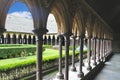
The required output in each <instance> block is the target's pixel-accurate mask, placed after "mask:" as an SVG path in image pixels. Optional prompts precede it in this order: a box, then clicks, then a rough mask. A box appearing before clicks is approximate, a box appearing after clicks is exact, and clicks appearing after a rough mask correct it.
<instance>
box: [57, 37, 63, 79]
mask: <svg viewBox="0 0 120 80" xmlns="http://www.w3.org/2000/svg"><path fill="white" fill-rule="evenodd" d="M62 37H63V36H62V35H59V72H58V74H57V78H58V79H64V75H63V73H62Z"/></svg>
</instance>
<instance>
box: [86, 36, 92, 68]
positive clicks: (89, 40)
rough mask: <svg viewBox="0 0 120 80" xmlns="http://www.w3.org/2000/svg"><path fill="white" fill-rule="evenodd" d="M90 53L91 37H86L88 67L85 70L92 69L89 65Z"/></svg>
mask: <svg viewBox="0 0 120 80" xmlns="http://www.w3.org/2000/svg"><path fill="white" fill-rule="evenodd" d="M90 54H91V37H88V53H87V61H88V67H87V70H91V69H92V67H91V65H90V63H91V57H90Z"/></svg>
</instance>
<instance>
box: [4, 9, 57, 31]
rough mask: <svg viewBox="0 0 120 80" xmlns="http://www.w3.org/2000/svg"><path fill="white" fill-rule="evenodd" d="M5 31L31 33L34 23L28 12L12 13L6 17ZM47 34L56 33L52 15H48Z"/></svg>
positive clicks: (55, 24)
mask: <svg viewBox="0 0 120 80" xmlns="http://www.w3.org/2000/svg"><path fill="white" fill-rule="evenodd" d="M5 26H6V29H7V30H8V31H17V32H30V33H31V32H32V30H33V29H34V23H33V20H32V17H31V13H30V12H26V11H23V12H13V13H10V14H8V15H7V19H6V24H5ZM47 29H48V30H49V32H48V33H57V23H56V21H55V18H54V16H53V15H49V17H48V21H47Z"/></svg>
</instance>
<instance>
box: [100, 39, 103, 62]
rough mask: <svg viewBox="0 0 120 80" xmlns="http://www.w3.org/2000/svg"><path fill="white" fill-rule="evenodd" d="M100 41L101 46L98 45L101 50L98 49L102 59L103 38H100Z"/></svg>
mask: <svg viewBox="0 0 120 80" xmlns="http://www.w3.org/2000/svg"><path fill="white" fill-rule="evenodd" d="M100 42H101V43H100V44H101V46H100V50H101V51H100V53H101V61H103V39H101V40H100Z"/></svg>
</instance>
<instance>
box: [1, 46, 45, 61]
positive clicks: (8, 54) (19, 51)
mask: <svg viewBox="0 0 120 80" xmlns="http://www.w3.org/2000/svg"><path fill="white" fill-rule="evenodd" d="M0 46H1V47H0V59H7V58H16V57H25V56H31V55H35V52H36V46H35V45H22V44H21V45H20V44H12V45H10V44H9V45H8V44H2V45H0ZM44 50H45V48H44V47H43V51H44Z"/></svg>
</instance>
